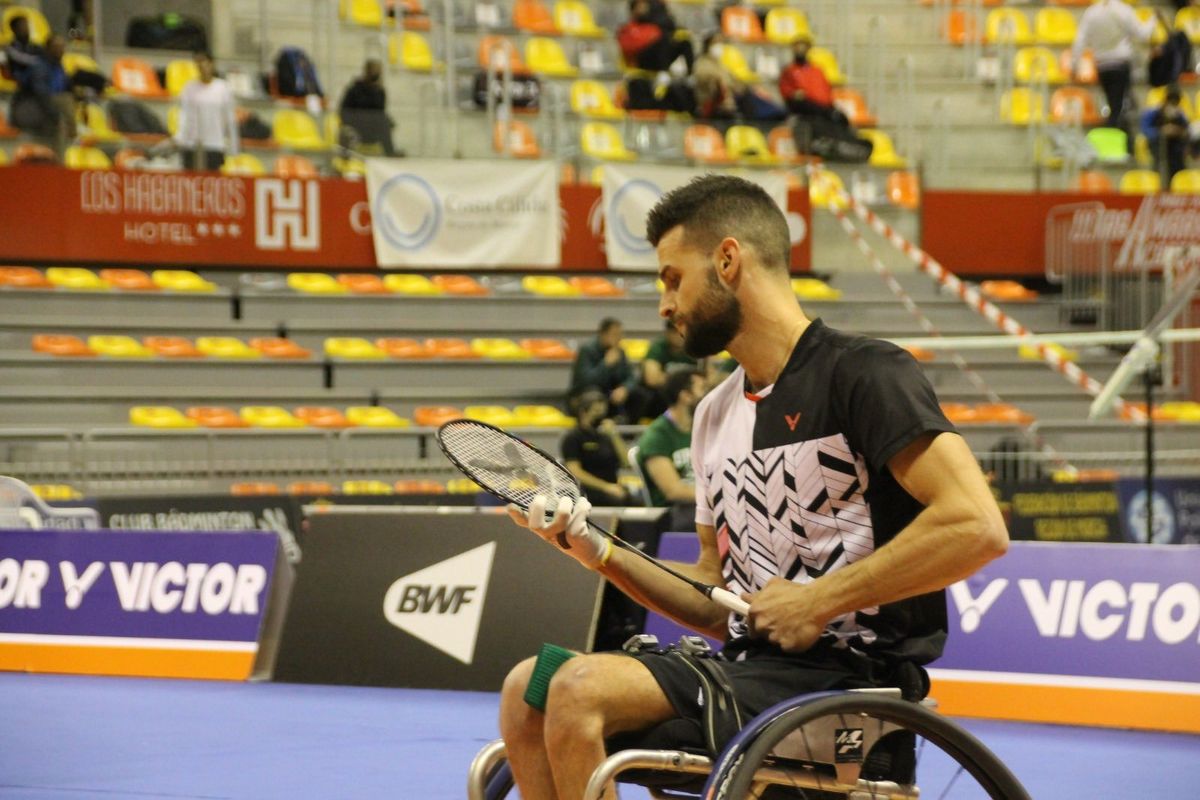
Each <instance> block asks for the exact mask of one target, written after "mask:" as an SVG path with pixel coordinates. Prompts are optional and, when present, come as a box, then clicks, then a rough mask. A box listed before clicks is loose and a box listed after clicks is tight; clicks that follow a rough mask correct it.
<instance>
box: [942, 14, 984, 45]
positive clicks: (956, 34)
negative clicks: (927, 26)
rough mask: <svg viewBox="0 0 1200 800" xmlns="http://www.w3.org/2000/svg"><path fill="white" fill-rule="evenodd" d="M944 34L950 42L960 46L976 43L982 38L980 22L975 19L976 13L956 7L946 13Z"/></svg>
mask: <svg viewBox="0 0 1200 800" xmlns="http://www.w3.org/2000/svg"><path fill="white" fill-rule="evenodd" d="M942 36H944V37H945V39H946V41H948V42H950V44H953V45H958V46H960V47H961V46H963V45H966V44H974V43H975V42H978V41H979V40H980V39H979V23H978V22H977V21H976V20H975V15H974V14H969V13H967V12H966V11H963V10H962V9H958V8H956V9H954V10H952V11H951V12H950V13H949V14H947V15H946V20H945V22H944V23H943V24H942Z"/></svg>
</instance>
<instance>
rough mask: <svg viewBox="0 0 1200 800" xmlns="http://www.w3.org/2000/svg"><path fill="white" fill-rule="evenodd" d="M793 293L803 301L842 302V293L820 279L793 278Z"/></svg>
mask: <svg viewBox="0 0 1200 800" xmlns="http://www.w3.org/2000/svg"><path fill="white" fill-rule="evenodd" d="M792 291H793V292H795V293H796V296H797V297H799V298H800V299H801V300H840V299H841V298H842V293H841V291H840V290H838V289H834V288H833V287H832V286H830V285H829V284H827V283H825V281H823V280H820V279H818V278H792Z"/></svg>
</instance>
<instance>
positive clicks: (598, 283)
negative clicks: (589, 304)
mask: <svg viewBox="0 0 1200 800" xmlns="http://www.w3.org/2000/svg"><path fill="white" fill-rule="evenodd" d="M567 283H568V284H570V285H571V286H573V287H574V288H576V289H578V290H579V293H580V294H582V295H585V296H587V297H624V296H625V290H624V289H622V288H621V287H620V286H617V285H616V284H615V283H613V282H612V281H610V280H609V279H608V278H602V277H599V276H576V277H574V278H568V279H567Z"/></svg>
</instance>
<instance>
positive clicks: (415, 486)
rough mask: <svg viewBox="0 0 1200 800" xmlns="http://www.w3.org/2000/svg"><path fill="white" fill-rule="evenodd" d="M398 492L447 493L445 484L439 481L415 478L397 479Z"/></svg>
mask: <svg viewBox="0 0 1200 800" xmlns="http://www.w3.org/2000/svg"><path fill="white" fill-rule="evenodd" d="M394 488H395V489H396V494H445V493H446V486H445V484H442V483H439V482H438V481H434V480H429V479H428V478H424V479H415V480H399V481H396V484H395V487H394Z"/></svg>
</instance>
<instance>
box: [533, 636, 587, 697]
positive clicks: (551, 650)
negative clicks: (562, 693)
mask: <svg viewBox="0 0 1200 800" xmlns="http://www.w3.org/2000/svg"><path fill="white" fill-rule="evenodd" d="M574 655H575V654H574V653H572V652H571V651H570V650H568V649H567V648H565V647H559V646H558V645H556V644H550V643H548V642H547V643H545V644H543V645H542V649H541V650H539V651H538V654H537V661H536V662H534V665H533V675H531V676H530V677H529V685H528V686H526V687H525V702H526V703H528V704H529V705H530V706H532V707H533V708H536V709H537V710H538V711H545V710H546V695H547V694H549V693H550V679H551V678H553V677H554V673H556V672H558V668H559V667H561V666H562V665H563V664H565V663H566V661H567V659H569V658H572V657H574Z"/></svg>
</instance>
